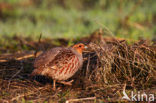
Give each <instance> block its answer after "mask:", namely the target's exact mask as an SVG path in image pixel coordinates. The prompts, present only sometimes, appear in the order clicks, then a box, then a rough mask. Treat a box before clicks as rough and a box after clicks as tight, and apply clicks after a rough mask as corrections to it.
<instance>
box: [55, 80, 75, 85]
mask: <svg viewBox="0 0 156 103" xmlns="http://www.w3.org/2000/svg"><path fill="white" fill-rule="evenodd" d="M73 81H74V80H71V81H68V82H66V81H57V82H58V83H61V84H64V85H72V82H73Z"/></svg>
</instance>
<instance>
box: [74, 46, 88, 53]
mask: <svg viewBox="0 0 156 103" xmlns="http://www.w3.org/2000/svg"><path fill="white" fill-rule="evenodd" d="M72 48H73V49H75V50H76V51H77V52H78V53H80V54H82V52H83V50H84V49H87V48H88V47H87V46H85V45H84V44H83V43H79V44H76V45H74V46H72Z"/></svg>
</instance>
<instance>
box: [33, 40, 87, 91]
mask: <svg viewBox="0 0 156 103" xmlns="http://www.w3.org/2000/svg"><path fill="white" fill-rule="evenodd" d="M85 48H87V46H85V45H84V44H82V43H79V44H76V45H74V46H72V47H69V48H64V47H56V48H53V49H50V50H48V51H46V52H44V53H42V54H41V55H40V56H38V57H37V58H36V59H35V62H34V68H35V69H34V70H33V72H32V73H31V76H35V75H44V76H47V77H50V78H52V79H53V89H54V90H55V89H56V86H55V84H56V81H57V82H59V83H63V84H65V85H71V83H72V82H73V80H71V81H69V82H65V80H67V79H69V78H70V77H72V76H73V75H74V74H75V73H76V72H77V71H78V69H79V68H81V67H82V64H83V57H82V52H83V50H84V49H85Z"/></svg>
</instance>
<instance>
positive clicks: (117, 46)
mask: <svg viewBox="0 0 156 103" xmlns="http://www.w3.org/2000/svg"><path fill="white" fill-rule="evenodd" d="M103 33H104V32H101V31H100V32H98V31H96V32H94V33H92V36H91V37H87V38H86V37H85V38H81V39H80V40H81V42H86V43H88V46H89V48H90V49H88V51H87V52H84V54H83V57H84V63H83V67H82V69H81V70H79V71H78V72H77V73H76V74H75V75H74V76H73V77H72V78H71V79H74V83H73V85H72V86H71V87H70V86H65V85H62V84H59V83H57V91H53V90H52V80H51V79H49V78H45V77H43V76H36V77H35V78H34V80H32V79H30V78H29V74H30V73H31V72H32V70H33V61H34V59H35V57H34V52H35V50H36V49H37V50H39V49H41V50H42V49H43V47H44V49H49V48H51V47H55V46H58V45H56V44H55V43H54V44H52V43H50V45H49V44H48V43H46V42H49V41H47V39H46V40H44V39H42V40H41V42H40V43H38V41H33V40H31V43H30V44H29V42H28V41H29V39H27V38H25V39H24V38H22V39H24V40H25V42H24V43H25V44H23V42H20V43H21V44H20V43H19V44H20V45H21V47H22V45H25V46H27V47H30V46H32V47H31V49H28V51H24V50H23V49H22V51H20V52H15V54H14V53H9V54H5V53H2V54H1V56H0V74H1V77H0V91H1V92H0V98H1V99H0V102H7V101H8V102H23V103H25V102H32V103H34V102H50V103H53V102H60V103H62V102H65V101H67V100H68V101H78V102H80V101H83V102H89V101H90V102H95V101H96V102H117V101H122V102H124V101H123V100H122V99H121V98H122V96H123V94H122V91H123V90H125V91H126V93H127V94H128V96H130V91H134V92H137V91H140V92H141V93H142V92H146V93H150V94H151V93H152V94H153V93H155V90H156V88H155V85H156V84H155V81H156V77H155V72H156V70H155V69H156V68H155V67H156V65H155V62H156V61H155V60H156V51H155V50H156V49H155V48H156V47H155V45H154V44H153V43H151V41H143V40H142V41H139V42H135V43H133V44H128V43H127V42H126V40H124V39H117V38H110V37H109V38H106V37H103V36H102V35H103ZM18 40H19V41H20V39H16V41H18ZM54 40H55V39H53V40H51V41H54ZM56 40H58V39H56ZM63 40H64V39H61V41H60V44H59V45H66V46H67V45H68V42H64V41H63ZM66 40H67V41H68V40H69V39H66ZM45 41H46V42H45ZM58 41H59V40H58ZM76 42H77V39H75V40H73V43H76ZM61 43H62V44H61ZM33 44H35V45H33ZM33 46H34V47H33ZM30 50H31V51H30ZM86 98H90V99H89V100H86Z"/></svg>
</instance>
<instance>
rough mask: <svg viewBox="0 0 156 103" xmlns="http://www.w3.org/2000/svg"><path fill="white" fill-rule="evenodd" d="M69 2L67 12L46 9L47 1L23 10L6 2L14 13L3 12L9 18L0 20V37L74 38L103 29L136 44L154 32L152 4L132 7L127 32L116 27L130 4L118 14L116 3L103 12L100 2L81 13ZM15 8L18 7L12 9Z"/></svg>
mask: <svg viewBox="0 0 156 103" xmlns="http://www.w3.org/2000/svg"><path fill="white" fill-rule="evenodd" d="M1 1H4V0H1ZM69 1H70V0H68V8H63V7H61V6H59V5H54V4H53V5H52V6H50V7H48V6H47V5H48V3H49V2H50V1H44V2H42V4H40V5H39V7H37V6H35V5H33V4H32V5H28V6H26V7H24V6H21V5H20V2H25V1H20V0H13V1H10V0H7V2H8V3H9V4H11V5H12V6H13V7H14V9H13V10H6V11H4V12H3V13H4V14H5V15H9V16H7V18H6V20H5V21H3V20H0V35H8V36H13V35H24V36H32V37H35V38H36V37H38V35H39V34H40V33H42V34H43V36H44V37H51V38H58V37H64V38H77V37H82V36H86V35H89V34H90V33H91V32H93V31H95V30H96V29H98V28H103V27H107V28H109V29H110V31H112V32H113V33H114V34H115V35H116V36H117V37H122V38H129V39H135V40H137V39H138V38H139V37H143V38H148V39H152V38H153V36H154V34H155V32H156V26H155V25H154V23H153V18H154V15H155V11H156V3H155V2H152V0H149V2H145V1H143V2H142V4H140V5H138V6H137V7H136V9H135V10H134V11H133V12H132V14H131V15H130V17H129V20H128V24H130V25H129V26H128V28H124V27H123V26H122V27H120V25H119V24H120V22H121V20H122V19H123V18H124V17H125V16H126V15H128V14H129V13H130V12H131V11H132V9H133V8H134V6H135V5H136V2H134V1H133V2H130V1H127V0H126V2H123V3H122V5H123V6H122V12H119V6H118V5H119V4H118V2H119V1H118V2H115V1H114V2H113V3H112V4H111V5H110V6H109V7H108V8H107V9H103V8H102V7H101V5H102V3H103V2H102V0H100V2H98V3H97V4H96V5H95V7H92V8H90V9H82V10H81V9H77V8H76V7H74V6H72V4H73V2H71V1H70V2H69ZM105 1H106V0H105ZM127 3H128V4H127ZM16 4H18V5H19V6H14V5H16ZM73 5H75V4H73ZM138 25H139V27H138Z"/></svg>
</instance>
